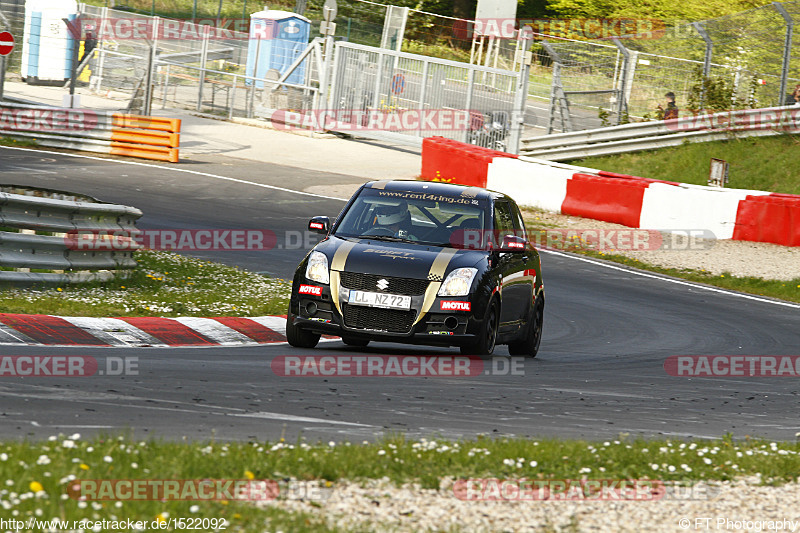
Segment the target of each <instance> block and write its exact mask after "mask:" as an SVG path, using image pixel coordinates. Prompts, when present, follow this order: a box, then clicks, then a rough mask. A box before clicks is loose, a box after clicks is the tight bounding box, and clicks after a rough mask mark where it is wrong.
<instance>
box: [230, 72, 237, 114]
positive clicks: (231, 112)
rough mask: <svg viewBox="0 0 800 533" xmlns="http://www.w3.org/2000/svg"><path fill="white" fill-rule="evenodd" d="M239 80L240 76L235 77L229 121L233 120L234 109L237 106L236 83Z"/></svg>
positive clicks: (235, 75)
mask: <svg viewBox="0 0 800 533" xmlns="http://www.w3.org/2000/svg"><path fill="white" fill-rule="evenodd" d="M238 80H239V75H238V74H234V75H233V87H231V105H230V107H229V108H228V120H231V119H232V118H233V108H234V106H235V105H236V83H237V82H238Z"/></svg>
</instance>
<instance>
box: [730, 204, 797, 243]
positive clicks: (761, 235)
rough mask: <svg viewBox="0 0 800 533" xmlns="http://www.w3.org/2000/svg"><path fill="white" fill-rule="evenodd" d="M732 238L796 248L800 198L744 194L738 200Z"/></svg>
mask: <svg viewBox="0 0 800 533" xmlns="http://www.w3.org/2000/svg"><path fill="white" fill-rule="evenodd" d="M733 239H734V240H737V241H755V242H772V243H775V244H781V245H783V246H800V196H796V195H791V194H775V193H773V194H770V195H769V196H752V195H748V196H747V198H745V199H744V200H741V201H739V209H738V210H737V212H736V226H735V227H734V230H733Z"/></svg>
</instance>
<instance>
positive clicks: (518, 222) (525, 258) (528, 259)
mask: <svg viewBox="0 0 800 533" xmlns="http://www.w3.org/2000/svg"><path fill="white" fill-rule="evenodd" d="M510 205H511V211H512V215H513V218H514V231H515V235H517V236H518V237H522V238H523V239H525V243H526V245H525V251H524V252H520V253H519V259H520V260H521V262H522V267H521V268H522V270H521V274H522V276H521V278H519V279H520V280H521V281H519V283H518V285H517V288H518V289H519V290H520V291H522V292H524V298H525V302H526V303H525V304H523V305H522V309H521V312H522V314H521V315H520V318H522V319H523V320H524V319H526V318H527V317H528V314H527V313H528V310H529V309H530V307H531V306H532V305H533V295H534V294H535V293H534V290H535V287H534V285H535V284H534V280H535V279H536V276H537V275H538V274H539V273H538V272H536V270H535V268H536V258H535V256H536V250H534V249H533V247H532V246H531V245H530V244H529V243H528V231H527V230H526V229H525V220H524V219H523V218H522V212H520V210H519V207H518V206H517V204H516V203H514V202H510ZM517 275H519V274H517Z"/></svg>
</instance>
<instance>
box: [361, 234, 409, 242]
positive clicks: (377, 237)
mask: <svg viewBox="0 0 800 533" xmlns="http://www.w3.org/2000/svg"><path fill="white" fill-rule="evenodd" d="M357 238H358V239H374V240H376V241H390V242H414V241H410V240H408V239H401V238H400V237H391V236H389V235H359V236H358V237H357Z"/></svg>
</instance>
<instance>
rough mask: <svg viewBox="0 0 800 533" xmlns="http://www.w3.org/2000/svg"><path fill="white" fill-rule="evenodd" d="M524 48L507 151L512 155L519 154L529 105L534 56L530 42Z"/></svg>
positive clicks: (512, 110)
mask: <svg viewBox="0 0 800 533" xmlns="http://www.w3.org/2000/svg"><path fill="white" fill-rule="evenodd" d="M525 43H526V45H525V46H524V47H523V52H522V53H523V60H522V68H520V71H519V78H517V92H516V93H514V105H513V107H512V109H511V131H510V132H509V137H508V145H507V146H506V149H507V151H508V152H510V153H512V154H519V141H520V139H521V138H522V124H523V123H524V122H525V108H526V106H527V103H528V79H529V78H530V73H531V61H532V59H533V54H532V53H531V52H528V44H529V41H525Z"/></svg>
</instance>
